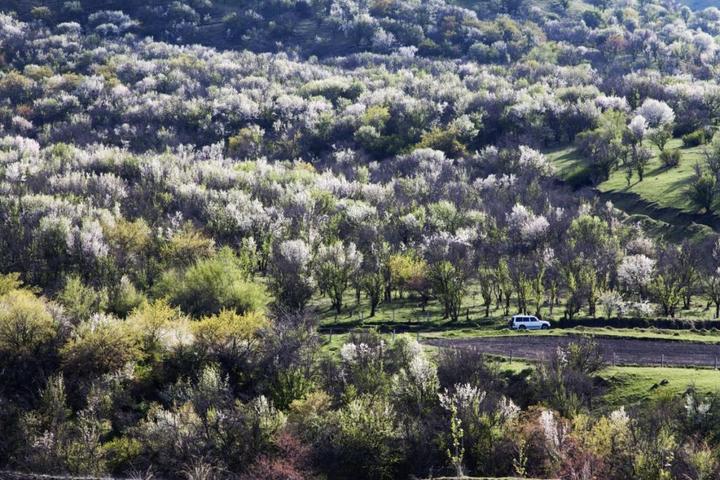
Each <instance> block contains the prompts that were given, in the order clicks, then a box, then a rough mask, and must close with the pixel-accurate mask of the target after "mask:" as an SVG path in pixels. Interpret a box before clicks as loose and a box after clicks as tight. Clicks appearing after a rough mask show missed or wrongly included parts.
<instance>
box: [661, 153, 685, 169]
mask: <svg viewBox="0 0 720 480" xmlns="http://www.w3.org/2000/svg"><path fill="white" fill-rule="evenodd" d="M681 158H682V155H681V154H680V150H679V149H677V148H676V149H673V150H663V151H662V152H660V161H661V162H662V164H663V166H664V167H665V168H673V167H677V166H678V165H680V159H681Z"/></svg>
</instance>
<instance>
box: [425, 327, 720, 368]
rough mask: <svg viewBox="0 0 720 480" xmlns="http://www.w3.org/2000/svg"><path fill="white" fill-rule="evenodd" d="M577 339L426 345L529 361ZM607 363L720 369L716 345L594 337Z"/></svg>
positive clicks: (521, 337)
mask: <svg viewBox="0 0 720 480" xmlns="http://www.w3.org/2000/svg"><path fill="white" fill-rule="evenodd" d="M577 339H578V337H577V336H573V335H563V336H557V335H536V334H535V333H530V334H514V335H504V336H500V337H485V338H474V339H447V338H445V339H442V338H440V339H428V340H426V342H427V343H428V344H430V345H433V346H437V347H444V348H448V347H451V348H471V349H474V350H476V351H479V352H483V353H487V354H489V355H499V356H505V357H508V356H509V357H510V358H511V359H512V358H515V359H523V360H530V361H543V360H544V359H546V358H549V357H550V355H552V354H553V353H554V352H555V351H556V350H557V349H558V347H564V346H567V345H568V344H570V343H571V342H573V341H577ZM595 341H597V342H598V345H599V346H600V350H601V352H602V355H603V357H604V360H605V362H606V363H607V364H611V365H640V366H701V367H718V366H720V346H717V345H714V344H709V343H694V342H682V341H675V342H673V341H669V340H656V339H640V338H622V337H595Z"/></svg>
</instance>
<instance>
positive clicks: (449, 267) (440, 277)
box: [429, 261, 466, 322]
mask: <svg viewBox="0 0 720 480" xmlns="http://www.w3.org/2000/svg"><path fill="white" fill-rule="evenodd" d="M429 279H430V283H431V285H432V288H433V293H434V294H435V295H436V296H437V297H438V299H439V300H440V303H442V305H443V308H444V310H445V313H444V316H445V318H449V319H450V321H453V322H457V321H458V319H459V317H460V308H461V307H462V299H463V297H464V295H465V286H466V285H465V280H466V279H465V275H464V273H463V272H462V271H461V270H460V269H459V267H456V266H455V265H453V264H452V263H450V262H448V261H441V262H438V263H436V264H433V265H431V266H430V269H429Z"/></svg>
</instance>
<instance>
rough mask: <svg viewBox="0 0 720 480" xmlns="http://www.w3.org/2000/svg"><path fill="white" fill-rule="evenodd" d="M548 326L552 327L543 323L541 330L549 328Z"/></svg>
mask: <svg viewBox="0 0 720 480" xmlns="http://www.w3.org/2000/svg"><path fill="white" fill-rule="evenodd" d="M548 328H550V327H548V326H547V325H543V326H542V327H540V330H547V329H548Z"/></svg>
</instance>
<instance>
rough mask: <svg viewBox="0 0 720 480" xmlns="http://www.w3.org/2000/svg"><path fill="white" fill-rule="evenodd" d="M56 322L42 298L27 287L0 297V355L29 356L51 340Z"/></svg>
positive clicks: (55, 330) (55, 329)
mask: <svg viewBox="0 0 720 480" xmlns="http://www.w3.org/2000/svg"><path fill="white" fill-rule="evenodd" d="M56 335H57V325H56V323H55V320H54V319H53V317H52V316H51V315H50V312H49V311H48V309H47V306H46V305H45V302H43V301H42V300H41V299H39V298H37V297H36V296H35V295H33V294H32V292H29V291H27V290H13V291H11V292H9V293H7V294H5V295H3V296H2V297H0V355H2V356H3V357H14V358H18V357H20V358H23V357H31V356H32V355H35V354H37V353H38V352H39V350H40V349H41V348H42V347H43V346H46V345H48V344H49V343H50V342H52V341H53V340H54V339H55V337H56Z"/></svg>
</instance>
